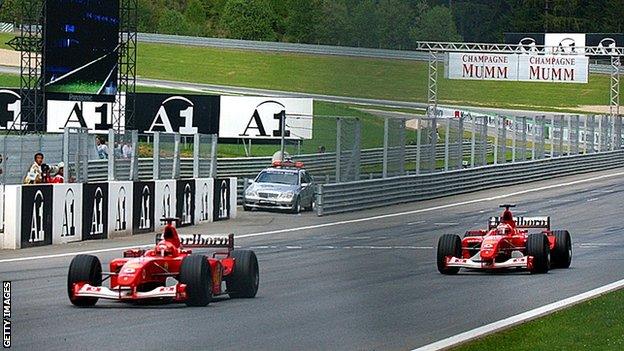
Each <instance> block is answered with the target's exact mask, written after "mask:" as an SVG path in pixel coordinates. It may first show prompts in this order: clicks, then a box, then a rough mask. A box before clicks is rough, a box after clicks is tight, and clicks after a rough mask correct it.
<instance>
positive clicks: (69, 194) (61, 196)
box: [52, 184, 83, 244]
mask: <svg viewBox="0 0 624 351" xmlns="http://www.w3.org/2000/svg"><path fill="white" fill-rule="evenodd" d="M81 188H82V185H80V184H56V185H54V186H53V188H52V203H53V206H52V207H53V210H52V217H53V218H52V223H53V228H52V234H53V239H52V243H53V244H60V243H67V242H72V241H78V240H81V239H82V215H83V211H82V189H81Z"/></svg>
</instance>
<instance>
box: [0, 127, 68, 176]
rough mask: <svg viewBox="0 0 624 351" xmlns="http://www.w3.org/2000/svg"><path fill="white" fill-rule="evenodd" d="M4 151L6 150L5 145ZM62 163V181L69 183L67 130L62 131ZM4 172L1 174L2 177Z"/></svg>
mask: <svg viewBox="0 0 624 351" xmlns="http://www.w3.org/2000/svg"><path fill="white" fill-rule="evenodd" d="M5 144H6V139H5ZM5 150H6V145H5ZM3 154H4V155H6V153H3ZM4 161H5V162H3V163H4V164H6V159H5V160H4ZM63 163H64V164H65V167H63V179H65V182H66V183H69V178H70V173H69V128H65V130H64V131H63ZM5 173H6V172H3V175H4V174H5Z"/></svg>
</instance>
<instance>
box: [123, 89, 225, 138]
mask: <svg viewBox="0 0 624 351" xmlns="http://www.w3.org/2000/svg"><path fill="white" fill-rule="evenodd" d="M219 102H220V97H219V96H217V95H171V94H137V96H136V106H141V108H137V109H136V111H135V116H134V120H135V129H138V130H139V133H154V132H165V133H174V132H175V133H180V134H195V133H201V134H216V133H218V129H219Z"/></svg>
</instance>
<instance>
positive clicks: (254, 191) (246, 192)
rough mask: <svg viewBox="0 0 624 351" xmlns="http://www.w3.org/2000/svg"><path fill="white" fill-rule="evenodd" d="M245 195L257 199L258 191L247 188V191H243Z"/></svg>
mask: <svg viewBox="0 0 624 351" xmlns="http://www.w3.org/2000/svg"><path fill="white" fill-rule="evenodd" d="M245 195H246V196H251V197H258V190H256V189H254V188H247V190H245Z"/></svg>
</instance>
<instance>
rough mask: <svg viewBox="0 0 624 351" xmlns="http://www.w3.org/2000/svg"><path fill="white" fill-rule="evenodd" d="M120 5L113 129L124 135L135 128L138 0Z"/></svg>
mask: <svg viewBox="0 0 624 351" xmlns="http://www.w3.org/2000/svg"><path fill="white" fill-rule="evenodd" d="M119 5H120V7H119V19H120V27H119V59H118V66H119V80H118V86H117V96H116V99H115V102H116V106H117V109H116V113H115V114H114V118H113V128H114V129H115V130H116V131H117V132H118V133H122V132H123V131H124V130H125V129H126V127H128V128H129V129H131V128H132V127H134V109H135V101H136V98H135V96H136V67H137V29H138V28H137V15H138V10H137V8H138V0H121V1H120V4H119ZM124 122H125V123H124Z"/></svg>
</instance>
